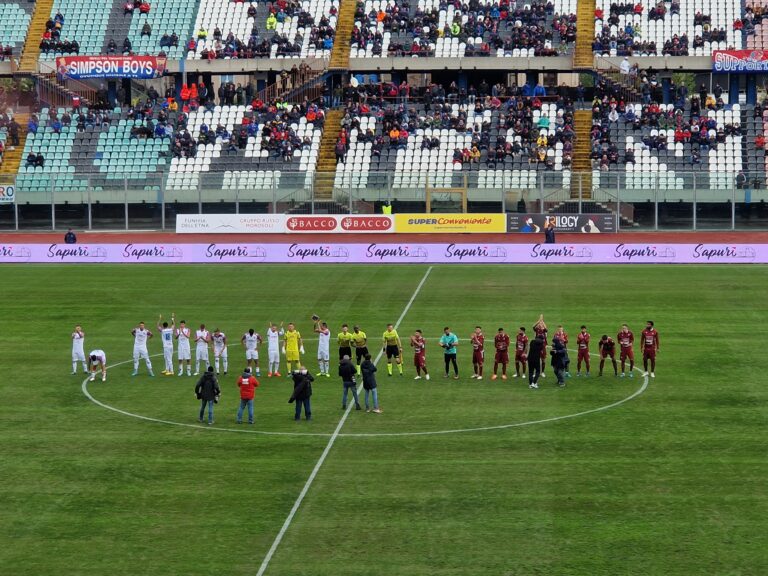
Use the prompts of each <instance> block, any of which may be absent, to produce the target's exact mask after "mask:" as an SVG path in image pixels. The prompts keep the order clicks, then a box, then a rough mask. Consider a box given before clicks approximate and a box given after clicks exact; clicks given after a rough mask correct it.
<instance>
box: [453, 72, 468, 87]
mask: <svg viewBox="0 0 768 576" xmlns="http://www.w3.org/2000/svg"><path fill="white" fill-rule="evenodd" d="M456 80H457V81H456V84H458V86H459V90H461V89H464V90H468V89H469V83H468V82H467V73H466V72H459V77H458V78H457V79H456Z"/></svg>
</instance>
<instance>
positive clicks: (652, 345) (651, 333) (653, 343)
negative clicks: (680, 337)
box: [642, 320, 659, 378]
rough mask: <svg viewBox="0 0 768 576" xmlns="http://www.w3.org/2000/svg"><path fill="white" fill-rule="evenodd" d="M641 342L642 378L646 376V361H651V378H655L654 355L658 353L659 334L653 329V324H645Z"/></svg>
mask: <svg viewBox="0 0 768 576" xmlns="http://www.w3.org/2000/svg"><path fill="white" fill-rule="evenodd" d="M642 342H643V370H644V373H643V376H648V360H650V361H651V378H656V354H658V353H659V333H658V332H657V331H656V328H654V327H653V322H652V321H651V320H648V322H646V323H645V330H643V334H642Z"/></svg>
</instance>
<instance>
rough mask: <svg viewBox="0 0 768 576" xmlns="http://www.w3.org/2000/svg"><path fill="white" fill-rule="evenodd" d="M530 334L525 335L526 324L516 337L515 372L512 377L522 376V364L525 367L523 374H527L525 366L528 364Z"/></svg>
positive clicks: (521, 327)
mask: <svg viewBox="0 0 768 576" xmlns="http://www.w3.org/2000/svg"><path fill="white" fill-rule="evenodd" d="M527 351H528V336H526V335H525V326H520V330H519V332H518V333H517V336H516V337H515V374H514V375H513V376H512V378H519V377H520V366H522V367H523V376H525V367H526V365H527V364H528V355H527V354H526V352H527Z"/></svg>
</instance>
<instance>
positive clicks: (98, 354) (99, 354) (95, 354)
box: [88, 350, 107, 382]
mask: <svg viewBox="0 0 768 576" xmlns="http://www.w3.org/2000/svg"><path fill="white" fill-rule="evenodd" d="M88 365H89V369H90V372H91V377H90V378H89V380H90V381H91V382H93V381H94V380H96V369H97V368H101V381H102V382H106V381H107V355H106V354H105V353H104V350H91V353H90V354H88Z"/></svg>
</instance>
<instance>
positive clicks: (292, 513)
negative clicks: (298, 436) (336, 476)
mask: <svg viewBox="0 0 768 576" xmlns="http://www.w3.org/2000/svg"><path fill="white" fill-rule="evenodd" d="M430 272H432V266H430V267H429V268H427V271H426V272H425V273H424V276H423V277H422V279H421V282H419V285H418V286H416V290H414V291H413V294H412V295H411V299H410V300H408V303H407V304H406V305H405V308H404V309H403V313H402V314H400V318H398V319H397V322H396V323H395V330H397V327H398V326H400V322H402V321H403V318H405V315H406V314H407V313H408V310H410V308H411V306H412V305H413V302H414V300H416V296H418V295H419V292H420V291H421V288H422V286H424V283H425V282H426V281H427V278H428V277H429V274H430ZM382 353H383V351H382V350H379V353H378V355H377V356H376V360H375V362H374V363H375V364H378V363H379V360H380V359H381V355H382ZM361 388H362V384H361V385H360V386H358V392H359V391H360V389H361ZM353 400H354V399H353ZM351 411H352V403H351V402H350V403H349V404H347V409H346V410H344V414H343V415H342V416H341V420H339V423H338V425H337V426H336V429H335V430H334V431H333V434H332V435H331V438H330V439H329V440H328V444H327V445H326V446H325V449H324V450H323V453H322V454H321V455H320V458H319V459H318V461H317V463H316V464H315V467H314V468H313V469H312V473H311V474H310V475H309V478H307V481H306V482H305V483H304V487H303V488H302V489H301V492H300V493H299V497H298V498H296V502H294V503H293V507H292V508H291V511H290V512H289V514H288V517H287V518H286V519H285V522H283V526H282V527H281V528H280V532H278V533H277V536H276V537H275V541H274V542H272V546H270V547H269V551H268V552H267V555H266V556H265V557H264V560H263V561H262V563H261V566H259V571H258V572H256V576H263V574H264V572H266V571H267V568H268V567H269V563H270V562H271V561H272V556H274V554H275V551H277V548H278V546H280V543H281V542H282V541H283V537H284V536H285V533H286V532H287V531H288V528H290V526H291V523H292V522H293V518H294V517H295V516H296V512H297V511H298V510H299V506H301V503H302V502H303V501H304V497H305V496H306V495H307V492H309V489H310V487H311V486H312V483H313V482H314V481H315V477H316V476H317V473H318V472H319V471H320V468H321V467H322V465H323V463H324V462H325V459H326V458H327V457H328V453H329V452H330V451H331V448H333V445H334V444H335V443H336V439H337V438H338V437H339V432H341V428H342V427H343V426H344V423H345V422H346V421H347V417H348V416H349V413H350V412H351Z"/></svg>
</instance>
